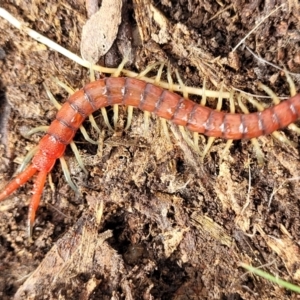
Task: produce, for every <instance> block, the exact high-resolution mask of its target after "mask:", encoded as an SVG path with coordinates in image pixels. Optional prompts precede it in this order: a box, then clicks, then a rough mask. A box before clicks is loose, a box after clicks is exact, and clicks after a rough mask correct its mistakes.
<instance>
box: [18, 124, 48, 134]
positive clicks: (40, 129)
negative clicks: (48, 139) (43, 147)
mask: <svg viewBox="0 0 300 300" xmlns="http://www.w3.org/2000/svg"><path fill="white" fill-rule="evenodd" d="M48 128H49V126H38V127H35V128H32V129H30V130H28V131H27V132H25V133H24V134H23V135H24V136H25V137H30V136H31V135H33V134H35V133H37V132H46V131H47V130H48Z"/></svg>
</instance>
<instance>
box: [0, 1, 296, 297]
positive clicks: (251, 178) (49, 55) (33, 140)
mask: <svg viewBox="0 0 300 300" xmlns="http://www.w3.org/2000/svg"><path fill="white" fill-rule="evenodd" d="M280 5H282V6H281V7H279V6H280ZM1 7H3V8H5V9H6V10H8V11H9V12H10V13H11V14H12V15H13V16H15V17H16V18H17V19H19V20H22V21H24V22H25V25H27V26H28V27H30V28H32V29H34V30H36V31H37V32H39V33H41V34H42V35H43V36H45V37H47V38H49V39H51V40H53V41H54V42H56V43H58V44H59V45H61V46H63V47H65V48H66V49H68V50H70V51H72V52H73V53H76V54H78V55H80V45H81V43H82V42H84V41H82V40H81V32H82V28H83V26H84V24H85V23H86V21H87V12H86V9H85V3H84V1H83V0H81V1H71V0H67V1H54V0H50V1H43V0H40V1H10V0H2V1H1ZM153 7H154V8H153ZM278 7H279V8H278ZM276 8H278V9H277V10H276V11H275V12H273V13H272V14H271V15H270V16H269V17H268V18H266V17H267V16H268V15H269V14H270V13H271V12H272V11H273V10H274V9H276ZM99 22H101V20H99ZM259 22H261V24H260V23H259ZM120 26H121V27H122V29H119V35H118V38H117V40H116V41H115V42H114V44H113V46H112V48H111V50H110V51H109V53H108V54H106V55H105V57H104V58H102V59H101V60H100V64H101V65H106V66H109V67H112V66H117V65H118V64H119V63H120V62H121V60H122V56H123V55H124V53H126V52H127V53H128V51H129V52H130V55H129V58H130V59H129V63H127V65H126V69H130V70H132V71H135V72H137V73H139V72H141V71H143V70H144V69H145V68H147V66H149V65H150V64H151V63H154V62H157V61H163V62H166V63H167V62H169V63H170V65H171V69H172V77H173V80H174V81H177V79H176V75H175V72H174V70H175V69H177V70H178V72H179V74H180V77H181V79H182V81H183V83H184V85H186V86H193V87H196V88H199V90H201V89H202V86H203V82H204V80H205V81H206V88H207V89H210V90H215V91H218V90H220V89H221V88H223V90H224V91H230V90H233V89H235V91H236V89H239V90H242V91H244V92H247V93H251V94H254V95H259V96H266V94H265V92H263V91H262V90H261V89H259V88H258V82H262V83H264V84H265V85H267V86H269V87H270V88H271V89H272V90H273V91H274V92H275V93H276V95H278V96H280V97H289V94H290V91H289V84H288V83H287V80H286V77H285V74H284V72H283V71H282V68H284V67H285V68H286V69H287V70H288V71H289V72H291V73H294V74H296V75H295V76H293V77H292V78H293V80H294V82H295V85H296V89H297V91H299V85H300V80H299V78H300V77H299V74H300V9H299V6H298V4H297V1H288V2H287V3H286V1H271V0H267V1H261V0H258V1H243V0H239V1H238V0H235V1H227V0H223V1H206V0H205V1H192V0H185V1H184V0H181V1H171V0H161V1H153V2H152V1H150V0H149V1H140V0H133V1H130V0H128V1H123V9H122V21H121V25H120ZM256 26H257V27H256ZM121 27H120V28H121ZM124 36H125V37H129V36H131V38H124ZM242 39H245V40H244V42H243V43H241V45H240V46H239V47H238V48H237V49H235V50H234V48H235V46H236V45H238V43H239V42H240V41H241V40H242ZM248 49H250V50H251V51H252V52H253V53H254V54H255V55H256V56H254V55H253V54H252V53H251V52H250V51H249V50H248ZM233 50H234V51H233ZM122 53H123V54H122ZM259 58H260V59H259ZM270 64H273V65H275V66H278V67H280V68H281V70H280V69H278V68H276V67H274V66H272V65H270ZM0 70H1V72H0V80H1V82H0V89H1V93H0V97H1V100H0V101H1V102H0V138H1V144H0V172H1V174H0V183H1V187H2V186H4V185H5V184H6V183H7V182H8V181H9V180H10V179H11V177H12V176H13V175H14V172H15V171H16V169H17V168H18V166H19V165H20V164H21V163H22V162H23V160H24V157H25V155H26V154H27V153H28V151H29V150H31V149H33V148H34V147H35V146H36V145H37V144H38V142H39V140H40V139H41V137H42V136H43V133H41V132H40V133H36V134H33V135H31V136H29V137H28V136H26V132H28V131H29V130H30V129H33V128H36V127H38V126H42V125H44V126H45V125H49V124H50V123H51V121H52V120H53V119H54V118H55V114H56V109H55V108H54V106H53V105H52V104H51V103H50V101H49V99H48V97H47V94H46V92H45V88H44V85H43V83H45V84H46V85H47V86H48V88H49V89H50V90H51V92H52V93H53V94H54V95H55V98H56V99H57V100H58V101H60V102H64V101H65V99H66V97H67V92H65V91H64V90H63V89H62V88H60V87H58V85H57V84H56V83H55V82H54V81H53V77H55V78H58V79H59V80H60V81H62V82H64V83H67V84H68V85H69V86H71V87H73V88H74V89H78V88H81V87H82V86H84V84H85V83H87V82H88V81H89V70H87V69H86V68H83V67H81V66H80V65H78V64H77V63H75V62H73V61H72V60H70V59H68V58H66V57H64V56H63V55H61V54H59V53H57V52H56V51H54V50H52V49H49V48H48V47H46V46H44V45H43V44H40V43H38V42H36V41H34V40H33V39H32V38H30V37H29V36H28V35H27V34H26V33H25V32H21V31H20V30H18V29H16V28H14V27H13V26H12V25H10V24H9V23H8V22H7V21H5V20H4V19H0ZM151 72H152V73H150V74H149V75H148V76H155V75H156V72H157V69H153V70H152V71H151ZM297 74H298V75H297ZM97 76H99V75H97ZM162 80H165V81H166V80H167V72H166V69H164V71H163V74H162ZM237 95H238V92H236V93H235V96H234V99H235V104H236V111H238V112H241V108H239V107H238V105H237V103H238V100H237ZM191 98H192V99H194V100H195V101H200V100H201V98H199V97H196V96H193V95H191ZM257 99H258V100H259V101H260V102H261V103H266V104H267V105H271V104H272V100H270V99H268V98H267V97H262V98H261V97H259V98H257ZM207 100H208V103H207V105H208V106H210V107H214V108H215V107H216V105H217V104H216V103H217V99H215V98H208V99H207ZM243 101H244V103H245V104H246V105H247V107H248V109H249V110H250V111H256V108H255V107H253V106H251V105H250V104H249V102H248V101H247V97H245V96H244V97H243ZM119 110H120V112H119V114H120V116H119V121H118V123H117V125H116V126H115V131H114V132H111V131H109V130H108V129H107V126H106V125H105V124H104V122H103V118H102V116H101V114H100V113H98V114H96V115H95V119H96V122H97V123H98V124H99V126H100V128H101V131H102V134H101V136H100V137H99V134H98V133H97V132H96V130H95V129H93V128H92V126H91V124H90V122H89V121H87V122H86V123H85V124H84V126H85V128H86V130H87V132H88V134H89V136H90V137H91V138H92V139H94V140H97V139H98V140H99V141H100V142H99V144H98V145H94V144H91V143H89V142H87V141H86V140H85V139H84V138H83V137H82V135H81V134H80V133H78V134H77V135H76V137H75V142H76V145H77V147H78V149H79V152H80V155H81V157H82V160H83V161H84V164H85V167H86V168H87V170H88V174H85V173H84V172H83V171H82V170H81V169H80V167H79V166H78V163H77V161H76V159H75V157H74V154H73V152H72V151H71V150H70V149H68V150H67V152H66V154H65V160H66V161H67V164H68V166H69V169H70V172H71V177H72V180H73V181H74V182H75V183H76V185H77V186H78V189H79V193H78V194H76V193H74V191H73V190H72V189H71V187H70V185H68V183H67V182H66V181H65V179H64V176H63V171H62V167H61V165H60V164H59V163H57V164H56V165H55V167H54V169H53V171H52V172H51V178H49V180H48V181H47V183H46V185H45V188H44V192H43V195H42V201H41V204H40V207H39V209H38V212H37V216H36V221H35V226H34V230H33V236H32V240H30V239H29V238H28V236H27V212H28V203H29V201H30V193H31V192H30V191H31V188H32V185H33V183H32V181H31V180H30V181H29V183H26V184H25V185H24V186H23V187H21V188H19V189H18V190H17V191H16V192H15V193H14V194H13V195H12V196H10V197H9V198H8V199H7V200H5V201H3V202H1V206H0V298H1V299H13V298H14V299H222V300H225V299H228V300H229V299H231V300H233V299H235V300H239V299H298V298H299V296H297V295H296V294H295V293H293V292H291V291H288V290H286V289H283V288H280V287H279V286H278V285H276V284H273V283H271V282H269V281H267V280H265V279H262V278H260V277H257V276H255V275H253V274H251V273H248V272H246V271H245V269H243V268H242V267H241V266H240V263H246V264H249V265H253V266H255V267H259V268H262V269H263V270H265V271H266V272H268V273H271V274H274V275H275V276H279V277H281V278H283V279H285V280H287V281H289V282H292V283H294V284H299V282H300V269H299V262H300V254H299V253H300V252H299V240H300V222H299V214H300V206H299V203H300V202H299V194H300V185H299V175H300V161H299V134H297V132H295V131H293V130H291V129H290V128H288V129H285V130H282V131H280V133H279V134H280V136H282V137H283V139H284V138H285V141H278V140H277V139H276V138H274V136H266V137H260V138H259V139H257V143H258V144H259V147H260V148H257V147H256V148H255V147H253V141H246V140H245V141H244V140H243V141H235V142H233V144H232V145H231V147H230V148H229V151H226V152H225V154H223V151H224V148H225V145H226V141H224V140H221V139H217V140H215V141H214V143H213V145H212V147H211V148H210V149H209V151H208V153H207V154H206V155H205V157H204V159H203V160H201V157H200V155H199V153H197V151H195V149H193V147H191V146H190V145H189V143H187V142H186V139H184V138H182V133H181V131H180V129H178V127H176V126H172V125H169V134H170V140H168V139H167V138H166V135H165V134H164V133H163V130H162V126H161V121H160V120H159V119H158V118H157V117H155V116H151V117H150V123H149V129H148V130H147V131H145V130H144V127H145V121H144V114H143V112H142V111H139V110H138V109H135V110H134V116H133V122H132V125H131V127H130V129H129V130H124V128H125V124H126V115H127V113H126V109H125V108H124V107H119ZM222 110H225V111H229V104H228V102H226V101H224V105H223V106H222ZM107 112H108V116H109V119H110V121H111V123H112V119H113V112H112V109H110V108H108V109H107ZM188 135H190V133H188ZM287 141H290V142H291V143H290V144H289V143H288V142H287ZM207 142H208V139H207V138H204V137H200V141H199V147H200V149H201V151H203V149H204V147H205V145H206V144H207ZM257 149H260V150H261V156H259V154H258V153H257V152H258V150H257Z"/></svg>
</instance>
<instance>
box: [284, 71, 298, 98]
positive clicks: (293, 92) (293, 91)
mask: <svg viewBox="0 0 300 300" xmlns="http://www.w3.org/2000/svg"><path fill="white" fill-rule="evenodd" d="M284 74H285V77H286V81H287V82H288V84H289V87H290V94H291V97H293V96H295V95H296V94H297V90H296V86H295V82H294V80H293V79H292V77H291V76H290V74H289V72H288V71H287V69H286V68H284Z"/></svg>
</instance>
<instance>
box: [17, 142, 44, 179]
mask: <svg viewBox="0 0 300 300" xmlns="http://www.w3.org/2000/svg"><path fill="white" fill-rule="evenodd" d="M38 150H39V146H36V147H34V148H33V149H31V150H30V151H28V153H27V154H26V156H25V158H24V159H23V162H22V164H21V165H20V166H19V168H18V169H17V171H16V173H15V174H18V173H20V172H23V170H24V169H25V168H26V167H27V165H28V164H29V162H30V161H31V159H32V158H33V156H34V155H35V154H36V153H37V151H38Z"/></svg>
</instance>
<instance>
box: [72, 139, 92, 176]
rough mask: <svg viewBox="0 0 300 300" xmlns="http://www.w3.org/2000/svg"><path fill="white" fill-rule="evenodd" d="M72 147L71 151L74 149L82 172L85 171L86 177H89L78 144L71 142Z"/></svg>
mask: <svg viewBox="0 0 300 300" xmlns="http://www.w3.org/2000/svg"><path fill="white" fill-rule="evenodd" d="M70 147H71V149H72V151H73V153H74V155H75V157H76V160H77V162H78V165H79V166H80V168H81V170H83V172H84V173H85V174H86V175H88V171H87V169H86V168H85V166H84V163H83V161H82V159H81V155H80V153H79V151H78V148H77V146H76V144H75V143H74V142H71V143H70Z"/></svg>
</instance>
